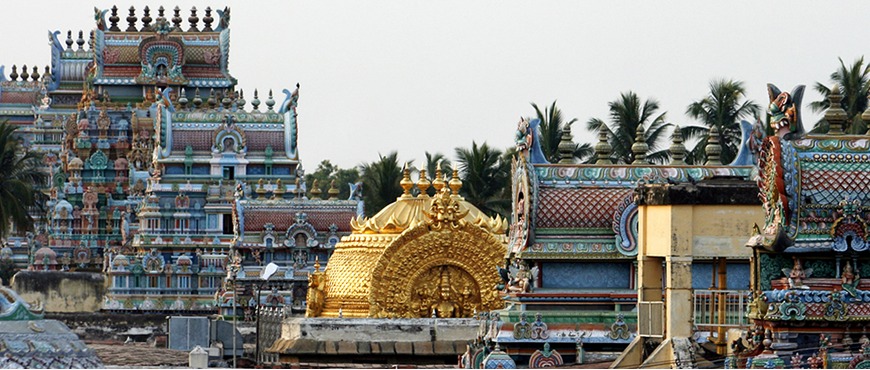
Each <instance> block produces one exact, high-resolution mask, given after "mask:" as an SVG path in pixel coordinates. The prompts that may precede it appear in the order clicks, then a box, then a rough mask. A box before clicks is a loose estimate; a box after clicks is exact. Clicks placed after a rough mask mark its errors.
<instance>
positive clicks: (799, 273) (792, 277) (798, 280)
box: [782, 257, 813, 289]
mask: <svg viewBox="0 0 870 370" xmlns="http://www.w3.org/2000/svg"><path fill="white" fill-rule="evenodd" d="M782 272H783V273H784V274H785V276H787V277H788V287H789V289H809V288H810V287H808V286H806V285H804V282H803V280H804V279H806V278H808V277H810V276H812V274H813V269H811V268H808V269H804V268H803V267H802V266H801V260H799V259H798V258H797V257H795V258H794V267H792V268H791V269H788V268H784V269H782Z"/></svg>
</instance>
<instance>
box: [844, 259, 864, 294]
mask: <svg viewBox="0 0 870 370" xmlns="http://www.w3.org/2000/svg"><path fill="white" fill-rule="evenodd" d="M859 279H861V276H859V275H858V273H857V272H855V271H853V270H852V264H851V263H849V262H846V266H843V274H842V282H843V290H845V291H846V292H848V293H849V295H851V296H852V297H857V296H858V280H859Z"/></svg>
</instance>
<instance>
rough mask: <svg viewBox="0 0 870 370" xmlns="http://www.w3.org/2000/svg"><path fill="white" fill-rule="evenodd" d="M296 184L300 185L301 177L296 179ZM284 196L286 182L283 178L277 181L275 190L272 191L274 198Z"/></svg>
mask: <svg viewBox="0 0 870 370" xmlns="http://www.w3.org/2000/svg"><path fill="white" fill-rule="evenodd" d="M296 186H297V187H298V186H299V179H296ZM283 197H284V184H282V183H281V179H278V180H276V181H275V190H274V191H273V192H272V199H281V198H283Z"/></svg>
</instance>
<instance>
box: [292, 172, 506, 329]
mask: <svg viewBox="0 0 870 370" xmlns="http://www.w3.org/2000/svg"><path fill="white" fill-rule="evenodd" d="M439 167H440V166H439ZM400 184H401V185H402V188H403V189H404V194H402V195H401V196H400V197H399V198H398V199H396V201H395V202H394V203H392V204H390V205H388V206H386V207H384V209H382V210H381V211H380V212H378V213H377V214H376V215H374V216H373V217H371V218H362V217H359V218H356V219H353V220H351V227H352V228H353V233H352V234H351V235H349V236H345V237H343V238H342V239H341V242H339V243H338V244H337V245H336V247H335V252H334V253H333V255H332V257H330V259H329V266H328V268H327V269H326V270H325V271H322V272H321V271H319V265H317V266H316V272H314V273H312V274H311V275H310V276H309V290H308V299H307V304H308V310H307V312H306V316H308V317H339V316H341V317H348V318H352V317H357V318H362V317H408V318H410V317H431V316H432V315H437V316H438V317H470V316H472V315H473V313H474V312H475V311H485V310H493V309H499V308H502V307H503V306H504V302H503V301H502V299H501V298H500V297H499V295H498V292H497V290H496V288H495V286H496V284H498V283H499V282H500V281H501V280H500V278H499V276H498V273H497V269H496V266H498V265H499V263H500V262H501V261H502V260H503V259H504V256H505V251H506V243H507V238H506V236H505V231H506V229H507V221H506V220H505V219H502V218H501V217H499V216H496V217H495V218H491V217H489V216H487V215H486V214H484V213H483V212H481V211H480V210H479V209H477V207H475V206H473V205H472V204H471V203H468V202H467V201H465V199H463V198H462V197H461V196H460V195H459V189H460V188H461V187H462V182H461V181H460V180H459V176H458V171H457V170H456V169H455V168H454V169H453V176H452V178H451V179H450V180H449V181H447V180H446V179H444V178H443V177H442V174H441V170H440V168H439V169H438V170H436V173H435V177H434V179H433V181H432V182H431V183H430V182H429V180H428V178H427V177H426V171H425V170H420V179H419V180H418V181H417V183H416V186H417V189H418V190H420V191H419V195H417V196H414V195H412V194H411V189H412V188H413V187H414V185H415V184H414V183H413V182H412V181H411V179H410V170H408V168H407V166H406V167H405V169H404V170H403V178H402V181H401V182H400ZM430 185H431V186H432V187H433V188H434V189H435V190H436V192H435V196H431V197H430V196H429V195H428V194H427V192H426V191H427V189H428V188H429V187H430Z"/></svg>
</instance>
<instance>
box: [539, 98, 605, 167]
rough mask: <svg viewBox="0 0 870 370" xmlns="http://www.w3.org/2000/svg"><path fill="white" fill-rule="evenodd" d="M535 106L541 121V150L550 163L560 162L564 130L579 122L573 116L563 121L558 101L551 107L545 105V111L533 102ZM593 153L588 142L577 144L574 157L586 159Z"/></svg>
mask: <svg viewBox="0 0 870 370" xmlns="http://www.w3.org/2000/svg"><path fill="white" fill-rule="evenodd" d="M531 104H532V107H533V108H535V114H536V115H537V116H538V119H539V120H540V121H541V126H540V127H541V151H543V152H544V156H545V157H546V158H547V161H549V162H550V163H558V162H559V141H560V139H561V138H562V130H564V129H565V127H567V126H570V125H571V124H573V123H574V122H577V119H576V118H572V119H571V120H570V121H568V122H563V121H562V110H561V109H559V108H558V107H556V101H553V104H550V106H549V107H544V111H543V112H542V111H541V108H539V107H538V105H537V104H535V103H531ZM592 154H593V150H592V146H591V145H589V144H588V143H587V144H583V145H577V148H576V149H575V150H574V157H576V158H578V159H580V160H584V159H586V158H588V157H591V156H592Z"/></svg>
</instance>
